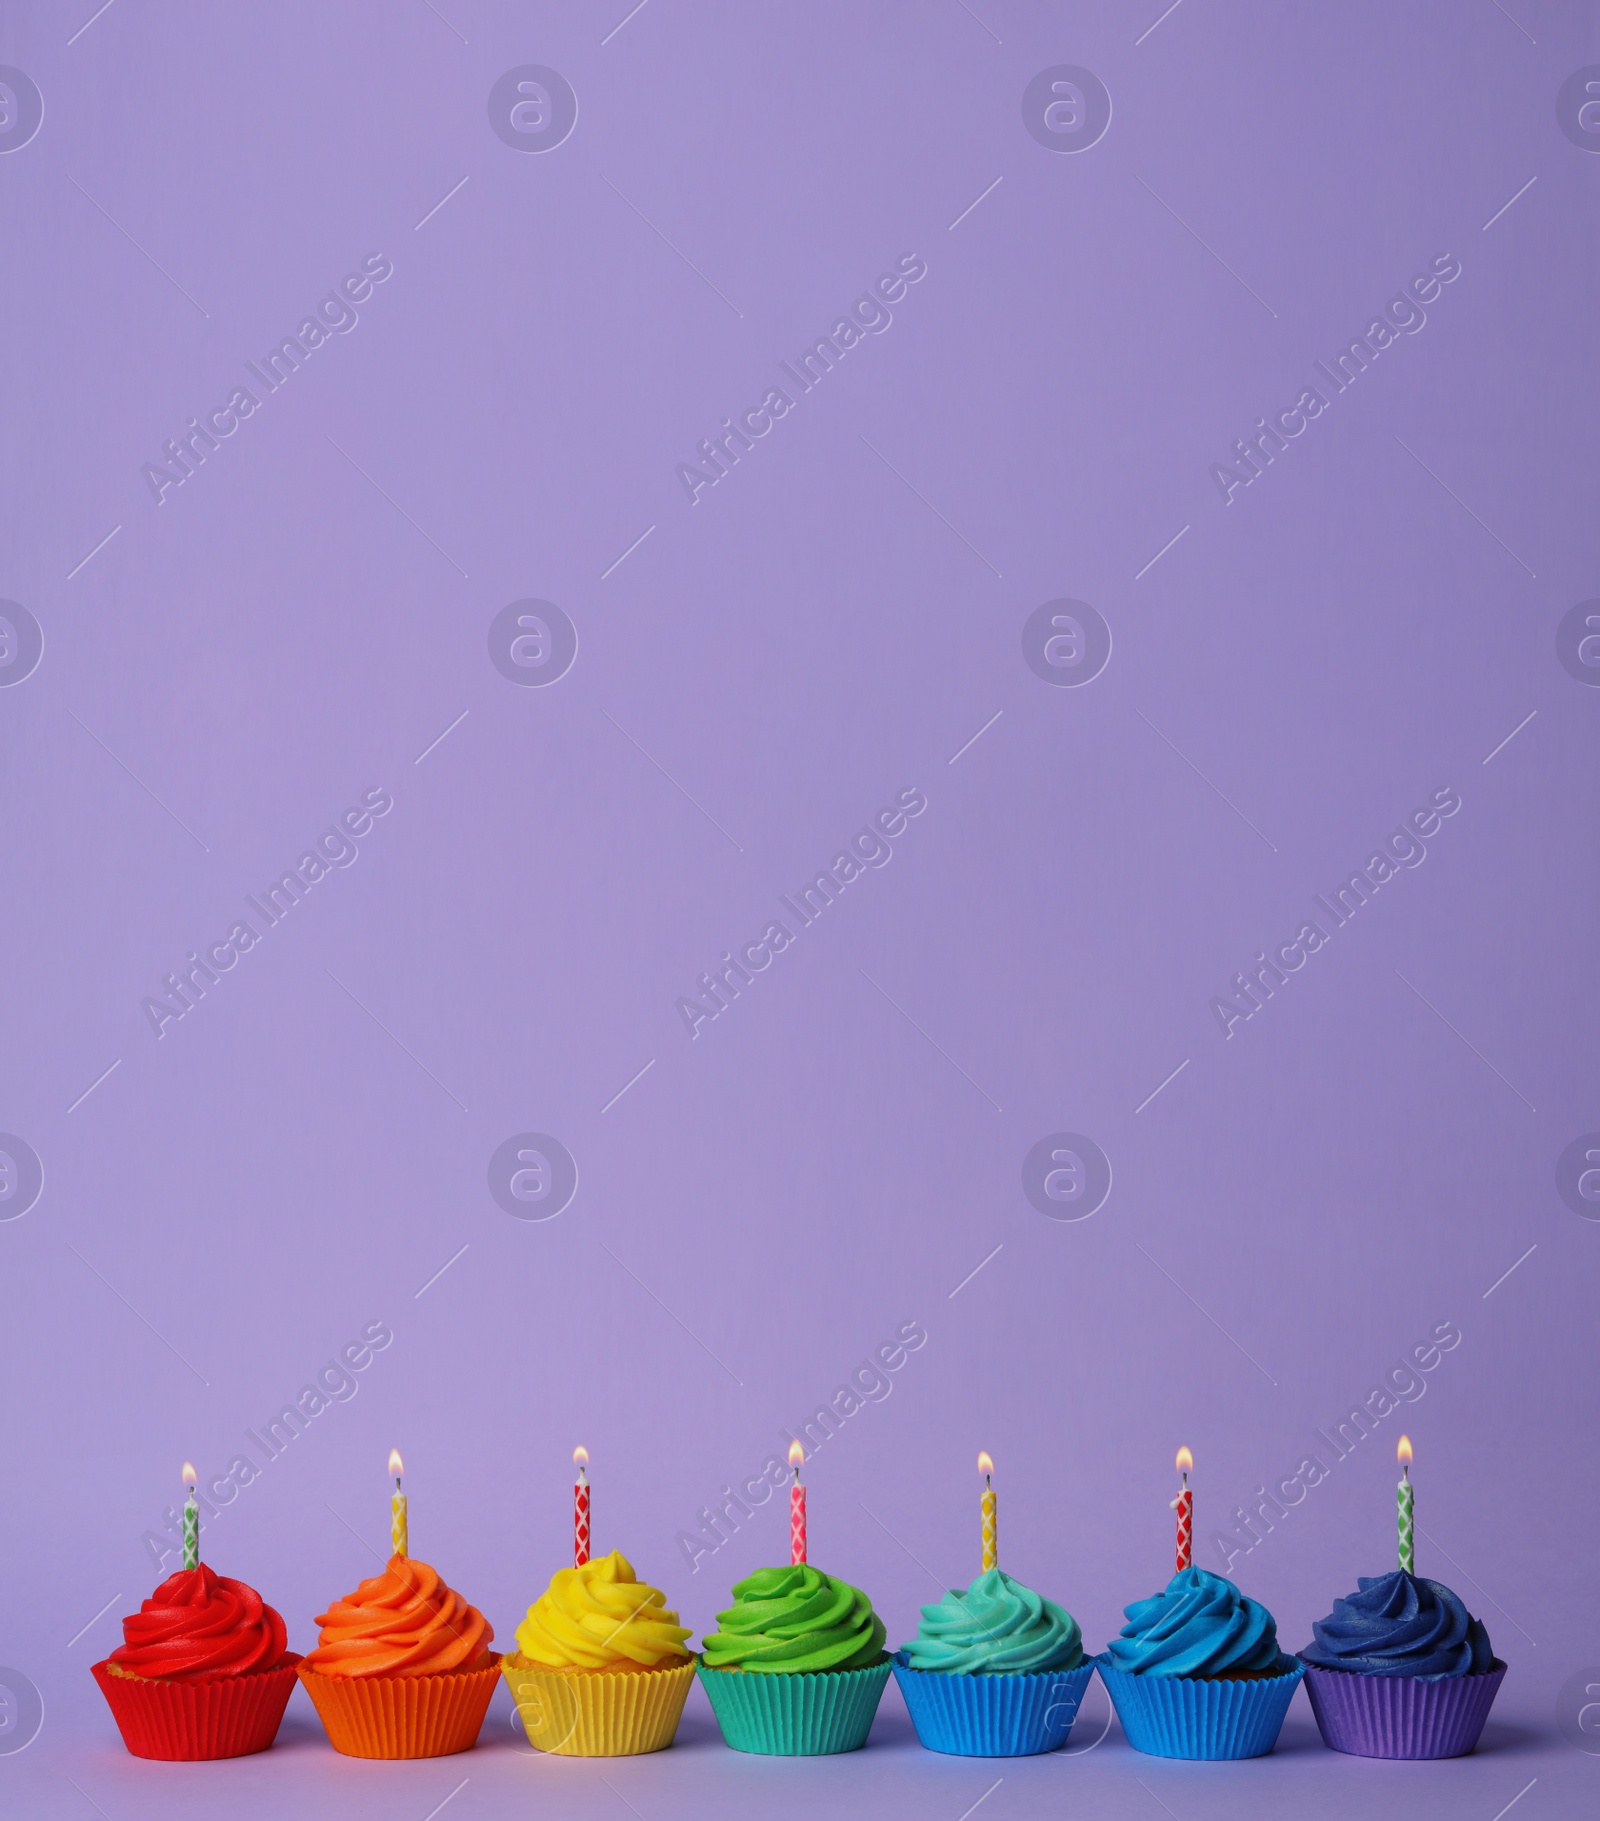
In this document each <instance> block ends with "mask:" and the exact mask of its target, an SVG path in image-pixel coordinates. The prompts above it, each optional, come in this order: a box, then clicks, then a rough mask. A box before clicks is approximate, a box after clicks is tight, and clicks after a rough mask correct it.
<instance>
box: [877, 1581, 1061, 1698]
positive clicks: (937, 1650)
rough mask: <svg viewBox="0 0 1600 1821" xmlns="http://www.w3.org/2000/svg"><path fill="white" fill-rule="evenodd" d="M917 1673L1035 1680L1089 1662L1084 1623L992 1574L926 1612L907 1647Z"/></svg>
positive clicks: (1018, 1584) (955, 1590) (1017, 1584)
mask: <svg viewBox="0 0 1600 1821" xmlns="http://www.w3.org/2000/svg"><path fill="white" fill-rule="evenodd" d="M902 1648H903V1649H904V1650H905V1653H906V1656H907V1658H908V1659H909V1660H910V1665H911V1667H912V1668H913V1669H934V1670H942V1671H944V1672H945V1674H947V1675H958V1676H971V1675H1013V1676H1018V1675H1033V1674H1037V1673H1041V1672H1043V1671H1045V1670H1051V1669H1076V1668H1077V1667H1078V1665H1079V1664H1080V1663H1081V1662H1082V1661H1083V1633H1082V1632H1081V1631H1079V1629H1078V1621H1077V1620H1076V1619H1075V1618H1073V1616H1072V1614H1071V1613H1070V1612H1066V1611H1064V1610H1063V1609H1062V1608H1061V1607H1059V1606H1057V1605H1056V1604H1055V1602H1054V1601H1052V1600H1047V1599H1045V1598H1043V1596H1042V1595H1040V1594H1037V1593H1035V1592H1034V1591H1033V1589H1032V1588H1031V1587H1024V1586H1023V1585H1022V1583H1021V1582H1020V1581H1014V1580H1012V1578H1011V1576H1010V1575H1008V1574H1002V1573H1001V1571H1000V1570H999V1569H998V1568H990V1569H986V1570H985V1572H984V1573H982V1574H980V1575H979V1576H978V1578H977V1580H975V1581H974V1582H973V1583H972V1585H971V1586H970V1587H969V1588H967V1589H966V1591H965V1592H962V1591H961V1590H960V1589H959V1588H954V1587H952V1588H951V1590H950V1591H949V1593H947V1594H946V1595H945V1597H944V1598H943V1599H942V1600H940V1601H939V1602H938V1604H937V1605H934V1606H924V1607H923V1609H922V1623H921V1624H920V1625H919V1626H918V1627H917V1635H916V1637H915V1638H913V1639H912V1641H911V1642H910V1643H909V1644H906V1645H904V1646H903V1647H902Z"/></svg>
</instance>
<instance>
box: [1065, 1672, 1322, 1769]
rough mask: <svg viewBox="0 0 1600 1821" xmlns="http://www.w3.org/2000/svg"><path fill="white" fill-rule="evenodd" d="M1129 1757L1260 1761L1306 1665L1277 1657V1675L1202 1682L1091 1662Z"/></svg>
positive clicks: (1275, 1736) (1270, 1745) (1274, 1740)
mask: <svg viewBox="0 0 1600 1821" xmlns="http://www.w3.org/2000/svg"><path fill="white" fill-rule="evenodd" d="M1094 1666H1095V1668H1096V1669H1098V1670H1099V1672H1100V1680H1101V1681H1102V1682H1104V1683H1105V1685H1106V1689H1107V1692H1108V1693H1109V1694H1110V1696H1111V1701H1112V1705H1113V1706H1114V1707H1115V1708H1116V1710H1117V1718H1118V1719H1119V1720H1120V1721H1121V1722H1122V1730H1123V1732H1124V1734H1125V1735H1126V1736H1127V1740H1128V1743H1129V1744H1130V1745H1131V1746H1132V1747H1133V1749H1134V1750H1135V1751H1142V1752H1144V1753H1145V1754H1146V1756H1148V1757H1152V1758H1195V1759H1201V1760H1216V1759H1222V1758H1259V1757H1261V1756H1263V1755H1264V1754H1265V1753H1267V1752H1269V1751H1271V1750H1272V1748H1273V1746H1274V1745H1276V1744H1277V1742H1278V1733H1279V1731H1280V1730H1281V1728H1282V1726H1283V1716H1284V1715H1285V1714H1286V1713H1287V1712H1288V1711H1289V1703H1290V1702H1291V1701H1292V1700H1293V1699H1294V1691H1295V1689H1296V1688H1298V1687H1299V1686H1300V1678H1301V1677H1302V1676H1303V1675H1304V1674H1305V1673H1306V1666H1305V1664H1304V1663H1301V1662H1300V1661H1298V1659H1296V1658H1294V1657H1289V1656H1282V1655H1280V1656H1279V1658H1278V1663H1277V1670H1278V1673H1277V1674H1276V1675H1274V1676H1271V1677H1270V1678H1263V1679H1260V1680H1250V1681H1244V1682H1230V1681H1208V1680H1207V1679H1206V1678H1205V1677H1203V1676H1137V1675H1129V1674H1128V1672H1127V1671H1126V1670H1123V1669H1117V1668H1115V1667H1114V1666H1113V1665H1112V1662H1111V1658H1110V1656H1109V1654H1107V1653H1104V1652H1102V1653H1101V1655H1099V1656H1098V1657H1096V1658H1095V1659H1094Z"/></svg>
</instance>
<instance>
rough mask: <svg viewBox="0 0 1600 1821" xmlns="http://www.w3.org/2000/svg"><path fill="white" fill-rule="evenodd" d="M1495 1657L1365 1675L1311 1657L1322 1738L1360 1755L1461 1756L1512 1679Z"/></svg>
mask: <svg viewBox="0 0 1600 1821" xmlns="http://www.w3.org/2000/svg"><path fill="white" fill-rule="evenodd" d="M1505 1673H1506V1666H1505V1664H1504V1663H1502V1662H1501V1661H1500V1659H1499V1658H1498V1657H1496V1658H1495V1659H1494V1661H1493V1663H1492V1664H1491V1665H1490V1667H1489V1668H1488V1669H1486V1670H1484V1671H1483V1672H1482V1673H1481V1674H1479V1675H1475V1676H1365V1675H1360V1674H1357V1673H1356V1672H1355V1671H1353V1670H1348V1669H1324V1668H1322V1667H1321V1665H1320V1664H1317V1663H1307V1664H1306V1694H1307V1695H1308V1696H1309V1697H1310V1701H1311V1711H1312V1712H1313V1713H1314V1714H1315V1715H1316V1716H1317V1725H1318V1726H1319V1727H1320V1728H1321V1731H1322V1742H1323V1744H1324V1745H1326V1746H1328V1747H1329V1749H1330V1750H1332V1751H1344V1752H1349V1753H1350V1754H1351V1755H1352V1756H1353V1757H1357V1758H1460V1757H1464V1756H1465V1755H1466V1753H1468V1752H1469V1751H1471V1750H1472V1748H1473V1746H1475V1745H1476V1744H1477V1743H1478V1735H1479V1734H1480V1733H1481V1732H1482V1731H1483V1723H1484V1721H1485V1720H1487V1719H1488V1717H1489V1709H1490V1708H1491V1707H1492V1706H1493V1705H1494V1698H1495V1696H1496V1694H1498V1693H1499V1690H1500V1684H1501V1682H1503V1681H1504V1680H1505Z"/></svg>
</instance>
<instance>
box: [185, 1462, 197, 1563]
mask: <svg viewBox="0 0 1600 1821" xmlns="http://www.w3.org/2000/svg"><path fill="white" fill-rule="evenodd" d="M197 1477H198V1476H197V1474H196V1473H195V1470H194V1468H193V1467H191V1466H190V1465H189V1463H188V1462H187V1461H185V1462H184V1463H183V1483H184V1485H185V1486H186V1487H187V1488H188V1493H189V1496H188V1498H186V1499H185V1500H184V1502H183V1565H184V1567H185V1568H198V1567H199V1566H200V1507H199V1506H198V1505H197V1504H196V1503H195V1502H194V1484H195V1480H196V1478H197Z"/></svg>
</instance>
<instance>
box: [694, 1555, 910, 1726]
mask: <svg viewBox="0 0 1600 1821" xmlns="http://www.w3.org/2000/svg"><path fill="white" fill-rule="evenodd" d="M884 1636H885V1632H884V1624H883V1620H882V1619H880V1618H879V1617H878V1615H877V1614H876V1613H875V1612H874V1611H873V1610H872V1602H871V1601H870V1600H869V1599H868V1598H867V1596H866V1595H865V1594H864V1593H862V1592H861V1590H860V1589H859V1588H856V1587H852V1586H850V1584H849V1583H848V1582H846V1581H838V1580H835V1579H834V1577H833V1576H832V1575H831V1574H823V1573H822V1572H821V1570H820V1569H816V1568H812V1567H810V1566H809V1565H807V1564H806V1563H804V1562H801V1563H798V1564H795V1565H794V1566H792V1567H789V1568H758V1569H757V1570H756V1571H755V1573H754V1574H752V1575H749V1576H747V1577H746V1578H745V1579H744V1580H742V1581H740V1582H739V1583H738V1584H737V1585H736V1586H735V1587H734V1590H733V1604H732V1606H730V1607H729V1608H728V1610H727V1611H726V1612H719V1613H718V1614H717V1629H716V1630H715V1631H713V1632H709V1633H708V1634H707V1635H706V1638H705V1648H704V1653H703V1654H702V1656H701V1659H700V1667H699V1675H700V1682H701V1686H702V1687H703V1688H704V1689H705V1691H706V1694H707V1696H708V1697H709V1698H710V1701H711V1707H712V1711H713V1712H714V1713H715V1714H716V1716H717V1724H718V1725H719V1726H720V1727H721V1728H722V1736H723V1738H724V1739H726V1740H727V1742H728V1743H729V1744H730V1745H731V1746H732V1747H733V1748H734V1750H735V1751H754V1752H766V1753H770V1754H777V1755H782V1756H787V1757H802V1756H804V1757H810V1756H815V1755H820V1754H822V1753H824V1752H836V1751H856V1750H858V1749H859V1748H860V1747H861V1746H863V1745H865V1744H866V1742H867V1734H868V1733H869V1732H870V1731H871V1730H872V1716H873V1715H874V1714H875V1713H876V1712H877V1711H878V1702H879V1700H880V1699H881V1697H882V1695H883V1689H884V1684H885V1683H886V1682H887V1681H888V1680H889V1658H888V1655H887V1653H886V1652H885V1651H884V1648H883V1640H884Z"/></svg>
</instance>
